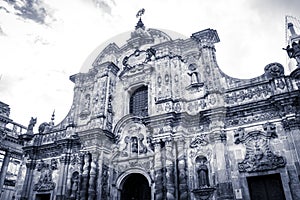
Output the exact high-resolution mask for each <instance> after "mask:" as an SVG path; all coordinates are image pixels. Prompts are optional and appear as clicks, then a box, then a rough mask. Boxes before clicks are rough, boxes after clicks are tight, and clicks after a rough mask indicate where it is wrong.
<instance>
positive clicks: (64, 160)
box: [56, 153, 71, 200]
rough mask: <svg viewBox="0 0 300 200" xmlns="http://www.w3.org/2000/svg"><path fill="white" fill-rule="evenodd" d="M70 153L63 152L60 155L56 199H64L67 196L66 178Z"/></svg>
mask: <svg viewBox="0 0 300 200" xmlns="http://www.w3.org/2000/svg"><path fill="white" fill-rule="evenodd" d="M70 159H71V156H70V153H66V154H63V155H62V156H61V157H60V167H59V178H58V184H57V194H56V199H57V200H64V199H66V196H67V187H66V186H67V178H68V169H69V164H70Z"/></svg>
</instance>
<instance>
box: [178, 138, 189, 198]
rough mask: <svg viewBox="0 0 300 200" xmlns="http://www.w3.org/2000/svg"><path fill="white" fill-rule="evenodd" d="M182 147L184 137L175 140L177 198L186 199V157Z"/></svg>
mask: <svg viewBox="0 0 300 200" xmlns="http://www.w3.org/2000/svg"><path fill="white" fill-rule="evenodd" d="M184 152H185V149H184V139H180V140H178V141H177V156H178V158H177V167H178V182H179V183H178V184H179V187H178V189H179V199H180V200H185V199H188V186H187V176H186V169H187V168H186V158H185V153H184Z"/></svg>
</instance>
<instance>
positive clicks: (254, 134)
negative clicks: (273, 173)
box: [234, 122, 286, 172]
mask: <svg viewBox="0 0 300 200" xmlns="http://www.w3.org/2000/svg"><path fill="white" fill-rule="evenodd" d="M263 129H264V131H251V132H248V133H246V132H245V129H244V128H239V129H238V130H237V131H236V132H235V134H234V138H235V142H234V143H235V144H240V143H242V144H244V145H245V146H246V155H245V158H244V160H243V161H242V162H239V163H238V169H239V171H240V172H258V171H266V170H274V169H277V168H280V167H284V166H285V164H286V161H285V158H284V157H282V156H278V155H275V154H274V153H273V152H272V151H271V148H270V140H271V139H274V138H277V137H278V135H277V133H276V126H275V125H274V124H273V123H270V122H268V123H266V124H264V125H263Z"/></svg>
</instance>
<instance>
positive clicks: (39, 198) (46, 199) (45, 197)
mask: <svg viewBox="0 0 300 200" xmlns="http://www.w3.org/2000/svg"><path fill="white" fill-rule="evenodd" d="M50 198H51V194H50V193H48V194H36V197H35V200H50Z"/></svg>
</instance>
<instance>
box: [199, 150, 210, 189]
mask: <svg viewBox="0 0 300 200" xmlns="http://www.w3.org/2000/svg"><path fill="white" fill-rule="evenodd" d="M206 162H207V158H206V157H204V156H199V157H197V158H196V171H197V175H198V182H199V187H200V188H203V187H208V186H209V178H208V167H207V165H206V164H205V163H206Z"/></svg>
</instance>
